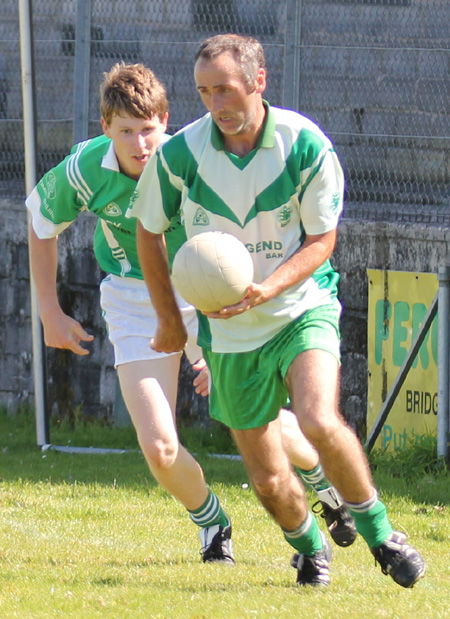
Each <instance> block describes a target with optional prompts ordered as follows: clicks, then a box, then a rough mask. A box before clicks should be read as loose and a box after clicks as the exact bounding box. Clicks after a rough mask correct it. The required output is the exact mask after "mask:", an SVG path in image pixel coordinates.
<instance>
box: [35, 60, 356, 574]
mask: <svg viewBox="0 0 450 619" xmlns="http://www.w3.org/2000/svg"><path fill="white" fill-rule="evenodd" d="M100 109H101V115H102V118H101V124H102V127H103V131H104V134H105V135H103V136H100V137H97V138H94V139H92V140H87V141H85V142H82V143H81V144H78V145H76V146H75V147H74V148H73V150H72V153H71V155H69V156H68V157H67V158H66V159H65V160H64V161H63V162H62V163H61V164H59V165H58V166H57V167H56V168H54V169H53V170H50V171H49V172H48V173H47V174H46V175H45V176H44V177H43V179H42V180H41V181H40V183H39V184H38V185H37V187H36V188H35V189H34V191H33V192H32V194H31V195H30V196H29V198H28V199H27V202H26V203H27V206H28V208H29V210H30V212H31V214H32V226H31V229H30V252H31V263H32V269H33V275H34V279H35V283H36V288H37V293H38V298H39V311H40V317H41V320H42V323H43V327H44V335H45V342H46V344H47V345H48V346H52V347H55V348H67V349H69V350H72V351H73V352H74V353H75V354H78V355H87V354H89V352H88V350H87V349H86V348H84V347H83V346H82V345H81V343H82V342H89V341H91V340H92V336H90V335H89V334H88V333H87V332H86V331H85V330H84V329H83V327H82V326H81V324H80V323H79V322H78V321H76V320H74V319H73V318H71V317H70V316H68V315H67V314H65V313H64V312H63V310H62V309H61V306H60V304H59V301H58V297H57V291H56V270H57V261H58V258H57V235H58V234H60V233H61V232H63V230H65V229H66V228H67V227H68V226H69V225H70V224H71V223H72V222H73V221H74V220H75V219H76V218H77V217H78V215H79V213H80V212H81V211H83V210H89V211H90V212H92V213H95V214H96V215H97V216H98V222H97V228H96V231H95V239H94V250H95V254H96V257H97V259H98V262H99V264H100V266H101V268H102V269H103V270H104V271H105V272H106V273H108V275H107V276H106V278H105V279H104V280H103V282H102V284H101V305H102V309H103V312H104V316H105V319H106V322H107V326H108V333H109V337H110V339H111V342H112V343H113V346H114V353H115V365H116V367H117V372H118V376H119V381H120V386H121V390H122V393H123V396H124V400H125V402H126V405H127V408H128V410H129V412H130V416H131V419H132V421H133V423H134V426H135V428H136V432H137V436H138V440H139V444H140V446H141V448H142V451H143V453H144V455H145V458H146V460H147V463H148V466H149V468H150V471H151V472H152V474H153V475H154V477H155V479H156V480H157V481H158V482H159V483H160V484H161V485H162V486H163V487H164V488H165V489H166V490H167V491H168V492H170V493H171V494H172V495H173V496H174V497H175V498H176V499H178V500H179V501H180V502H181V503H182V504H183V505H184V506H185V508H186V509H187V510H188V512H189V513H190V515H191V518H192V520H193V521H194V522H195V523H196V524H198V525H199V526H200V527H201V528H200V540H201V544H202V556H203V560H204V561H208V562H210V561H223V562H226V563H227V562H228V563H231V562H233V553H232V546H231V539H230V536H231V526H230V520H229V518H228V516H227V515H226V514H225V512H224V511H223V509H222V508H221V506H220V502H219V499H218V497H217V496H215V495H214V494H212V493H211V492H210V490H209V489H208V488H207V486H206V484H205V481H204V477H203V473H202V470H201V468H200V466H199V464H198V463H197V462H196V460H195V459H194V458H193V457H192V455H191V454H189V453H188V452H187V451H186V449H185V448H184V447H183V446H182V445H181V444H180V442H179V439H178V435H177V431H176V420H175V409H176V396H177V383H178V372H179V365H180V356H181V355H180V353H179V352H176V353H174V354H173V353H172V354H165V353H159V352H155V351H154V350H153V349H152V348H150V346H149V345H148V342H149V338H151V337H152V336H153V335H154V332H155V330H156V314H155V312H154V309H153V307H152V305H151V302H150V298H149V295H148V291H147V288H146V286H145V283H144V281H143V277H142V272H141V270H140V267H139V264H138V259H137V250H136V222H135V221H132V220H129V219H126V218H125V217H124V212H125V210H126V208H127V206H128V203H129V200H130V197H131V194H132V192H133V190H134V188H135V186H136V181H137V179H138V178H139V176H140V174H141V172H142V169H143V168H144V165H145V164H146V162H147V160H148V159H149V157H150V155H151V154H152V153H153V152H154V150H155V149H156V147H157V146H158V145H159V144H160V142H161V141H165V140H166V139H168V137H169V136H166V135H165V130H166V128H167V120H168V102H167V98H166V92H165V89H164V86H163V85H162V84H161V82H160V81H159V80H158V79H157V78H156V77H155V75H154V74H153V72H152V71H150V70H149V69H147V68H146V67H144V66H143V65H141V64H136V65H125V64H116V65H115V66H114V67H112V69H111V70H110V71H109V73H106V74H105V76H104V81H103V83H102V85H101V89H100ZM185 238H186V237H185V233H184V229H183V227H182V226H181V225H180V221H179V217H175V218H174V219H173V221H172V222H171V226H170V229H169V230H168V231H167V233H166V240H167V249H168V253H169V257H170V260H171V259H172V257H173V255H174V253H175V251H176V249H177V248H178V247H179V246H180V244H181V243H182V242H183V241H184V240H185ZM177 304H178V307H179V308H180V311H181V313H182V315H183V320H184V324H185V325H186V328H187V330H188V332H189V334H190V337H189V345H188V346H187V348H186V352H187V353H188V355H189V356H190V358H191V360H192V361H196V360H198V359H199V358H200V357H201V350H200V348H198V346H197V345H196V336H197V329H198V327H197V318H196V313H195V310H194V308H193V307H192V306H190V305H188V304H187V303H185V302H184V301H183V299H181V298H180V297H177ZM195 367H197V368H198V369H200V368H201V364H200V365H198V364H197V365H196V366H195ZM194 383H195V384H196V386H197V390H198V391H199V392H202V393H204V392H205V391H206V386H205V385H204V384H203V383H202V375H199V376H198V378H197V379H196V380H195V381H194ZM292 418H293V415H292V414H291V413H288V412H287V411H285V412H284V419H285V421H284V423H283V427H284V432H285V440H286V443H287V445H288V448H289V451H290V453H291V454H292V459H293V461H294V462H295V463H296V464H297V465H298V466H299V467H300V468H301V469H302V474H303V475H304V476H305V479H306V481H308V482H309V483H310V484H311V485H312V486H313V487H314V488H315V490H316V492H317V494H318V498H319V499H320V501H321V506H322V509H323V516H324V517H325V519H326V521H327V525H328V526H329V528H330V532H331V534H332V536H333V538H334V539H335V541H336V542H337V543H338V544H340V545H349V544H350V543H352V541H353V539H354V537H355V531H354V528H353V523H352V521H351V520H349V517H348V513H347V512H346V510H345V509H344V508H343V507H342V505H341V504H340V499H339V497H338V496H337V495H336V493H335V491H334V489H333V488H332V487H330V484H329V482H328V481H327V480H326V479H325V477H324V475H323V471H322V469H321V467H320V465H319V463H318V458H317V455H316V454H315V453H314V451H313V449H312V447H311V446H310V445H309V444H308V443H307V441H306V440H305V439H304V438H303V437H302V435H301V434H300V432H299V430H298V428H296V427H295V425H296V423H295V424H294V423H293V420H292Z"/></svg>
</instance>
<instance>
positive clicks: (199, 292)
mask: <svg viewBox="0 0 450 619" xmlns="http://www.w3.org/2000/svg"><path fill="white" fill-rule="evenodd" d="M172 281H173V284H174V286H175V288H176V289H177V290H178V292H179V293H180V294H181V296H182V297H183V298H184V299H186V301H187V302H188V303H191V304H192V305H193V306H194V307H196V308H197V309H199V310H200V311H202V312H217V311H218V310H220V309H222V308H223V307H226V306H228V305H234V304H235V303H239V301H241V300H242V299H243V297H244V296H245V293H246V292H247V289H248V286H249V284H251V282H252V281H253V262H252V259H251V256H250V254H249V252H248V250H247V248H246V247H245V245H244V244H243V243H241V241H239V239H237V238H236V237H235V236H233V235H232V234H227V233H226V232H218V231H214V232H203V233H201V234H197V235H196V236H193V237H192V238H190V239H188V240H187V241H186V242H185V243H184V244H183V245H182V246H181V247H180V249H179V250H178V252H177V253H176V254H175V258H174V260H173V264H172Z"/></svg>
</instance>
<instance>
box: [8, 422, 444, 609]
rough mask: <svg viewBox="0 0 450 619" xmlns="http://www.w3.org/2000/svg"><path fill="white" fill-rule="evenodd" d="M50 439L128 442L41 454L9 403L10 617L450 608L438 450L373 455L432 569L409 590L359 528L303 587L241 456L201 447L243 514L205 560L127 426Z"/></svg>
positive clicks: (62, 432)
mask: <svg viewBox="0 0 450 619" xmlns="http://www.w3.org/2000/svg"><path fill="white" fill-rule="evenodd" d="M51 438H52V442H53V443H55V444H58V445H66V444H69V442H71V444H73V445H94V446H101V447H119V448H128V449H130V450H131V451H129V452H126V453H122V454H108V455H98V454H95V455H87V454H76V455H74V454H69V453H60V452H55V451H51V450H50V451H46V452H41V451H40V450H39V449H38V448H37V447H36V446H35V436H34V420H33V418H32V417H31V416H30V415H17V416H15V417H8V416H7V415H6V414H5V413H4V412H3V413H1V414H0V617H1V618H2V619H9V618H13V617H14V618H27V619H29V618H33V619H34V618H44V617H71V618H72V617H73V618H77V619H78V618H80V619H83V618H90V617H108V618H120V619H122V618H124V619H125V618H134V619H135V618H136V619H140V618H173V619H176V618H177V619H178V618H180V619H184V618H189V619H210V618H211V619H213V618H216V617H217V618H225V617H226V618H227V619H241V618H242V619H245V618H247V617H252V618H253V617H256V618H259V617H264V618H281V619H284V618H293V617H299V618H314V619H316V618H317V619H322V618H323V619H327V618H341V617H342V618H343V617H345V618H365V617H368V618H369V617H375V618H378V617H380V618H381V617H383V618H398V619H404V618H410V617H413V616H416V617H417V618H420V619H428V618H429V619H435V618H441V617H442V618H444V617H448V616H450V595H449V594H450V568H449V565H450V512H449V507H448V506H449V502H450V483H449V481H450V475H449V473H448V472H447V471H442V470H440V469H439V467H438V466H437V465H436V463H435V462H434V461H433V457H432V454H431V455H430V451H429V450H428V451H427V450H423V451H420V450H416V451H411V452H409V453H407V454H405V456H404V457H402V458H400V459H398V460H397V461H393V460H391V459H389V458H386V457H381V456H377V457H374V458H373V465H374V467H375V470H374V475H375V481H376V484H377V486H378V488H379V490H380V491H381V494H382V498H383V499H384V501H385V502H386V504H387V506H388V510H389V513H390V517H391V520H392V522H393V524H394V526H395V527H396V528H398V529H400V530H402V531H405V532H406V533H407V534H408V535H409V537H410V541H411V543H412V544H413V545H414V546H416V547H417V548H418V549H419V550H420V551H421V553H422V554H423V556H424V557H425V559H426V561H427V564H428V571H427V575H426V577H425V579H424V580H422V581H420V582H419V584H418V585H416V587H415V588H414V589H412V590H405V589H402V588H400V587H399V586H398V585H396V584H395V583H394V582H393V581H392V580H391V579H390V577H387V576H384V575H383V574H382V573H381V570H380V568H379V566H375V565H374V560H373V558H372V556H371V555H370V553H369V551H368V549H367V547H366V545H365V544H364V542H363V541H362V540H361V539H360V538H358V539H357V541H356V542H355V544H354V545H353V546H352V547H351V548H348V549H342V548H338V547H336V546H334V547H333V550H334V556H333V563H332V584H331V586H330V587H329V588H328V589H327V590H325V591H320V592H319V591H316V590H309V589H307V590H303V589H299V588H297V587H296V586H295V584H294V583H295V570H294V569H292V568H291V567H290V566H289V560H290V557H291V554H292V551H291V549H290V547H289V546H288V545H287V544H286V542H285V541H284V540H283V538H282V535H281V533H280V531H279V529H278V527H277V526H276V525H275V524H274V523H273V522H272V521H271V520H270V519H269V517H268V516H267V514H266V512H265V511H264V510H263V508H262V507H261V506H260V505H259V504H258V502H257V500H256V499H255V496H254V495H253V493H252V491H251V490H245V489H244V488H242V483H244V482H247V481H248V480H247V476H246V473H245V471H244V469H243V466H242V463H241V462H240V461H236V460H225V459H216V458H212V457H210V456H209V455H208V454H207V453H206V450H207V447H205V442H204V441H203V443H202V445H203V448H202V453H201V454H199V456H198V458H199V461H200V462H201V464H202V466H203V467H204V470H205V473H206V476H207V478H208V481H209V484H210V486H211V487H212V489H213V491H214V492H216V493H217V494H219V495H220V497H221V499H222V501H223V504H224V506H225V508H226V509H227V511H228V512H229V514H230V515H231V516H232V518H233V527H234V533H233V540H234V549H235V558H236V562H237V563H236V566H235V567H231V568H230V567H227V566H221V565H204V564H202V563H201V562H200V556H199V542H198V537H197V528H196V527H195V526H194V525H193V524H192V523H191V522H190V520H189V518H188V517H187V515H186V513H185V511H184V510H183V508H182V507H180V505H178V504H177V503H176V502H175V501H174V500H173V499H172V498H171V497H169V496H168V495H167V493H165V492H164V491H162V490H161V489H160V488H159V487H157V486H156V484H155V483H154V481H153V480H152V478H151V476H150V474H149V473H148V470H147V467H146V464H145V461H144V459H143V456H142V454H141V453H140V452H139V450H138V449H137V445H136V441H135V438H134V434H133V431H132V430H131V429H112V428H108V427H103V428H102V427H96V426H92V427H87V428H83V427H82V426H80V427H77V428H76V429H75V430H71V429H70V428H67V427H63V428H59V429H58V428H55V429H52V437H51ZM210 438H211V437H210ZM186 440H187V441H188V442H190V441H191V438H190V436H189V435H188V434H186ZM211 441H212V448H213V447H214V437H212V438H211ZM198 444H199V443H198V441H197V443H196V445H198ZM310 498H311V500H313V496H312V495H310ZM321 526H322V523H321Z"/></svg>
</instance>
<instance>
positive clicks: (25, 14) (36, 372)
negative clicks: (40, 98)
mask: <svg viewBox="0 0 450 619" xmlns="http://www.w3.org/2000/svg"><path fill="white" fill-rule="evenodd" d="M32 14H33V10H32V2H31V0H19V21H20V61H21V73H22V99H23V132H24V142H25V191H26V193H27V195H28V194H30V193H31V191H32V190H33V188H34V186H35V185H36V182H37V146H36V144H37V137H36V136H37V131H36V100H35V84H34V49H33V47H34V46H33V24H32ZM29 225H30V217H29V215H28V226H29ZM30 297H31V333H32V345H33V378H34V401H35V407H36V413H35V414H36V441H37V444H38V445H45V444H46V443H48V440H49V438H48V437H49V422H48V411H47V372H46V359H45V348H44V341H43V339H44V338H43V335H42V326H41V321H40V319H39V308H38V301H37V294H36V287H35V285H34V281H33V275H32V272H31V264H30Z"/></svg>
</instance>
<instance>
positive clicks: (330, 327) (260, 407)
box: [203, 300, 341, 430]
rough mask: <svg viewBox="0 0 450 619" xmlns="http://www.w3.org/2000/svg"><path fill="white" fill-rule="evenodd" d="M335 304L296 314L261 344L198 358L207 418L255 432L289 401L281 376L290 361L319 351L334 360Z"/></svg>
mask: <svg viewBox="0 0 450 619" xmlns="http://www.w3.org/2000/svg"><path fill="white" fill-rule="evenodd" d="M340 313H341V306H340V303H339V302H338V301H337V300H336V301H335V303H333V304H331V305H324V306H322V307H318V308H315V309H312V310H309V311H308V312H305V313H304V314H302V315H301V316H300V317H299V318H297V319H296V320H294V321H293V322H291V323H289V324H288V325H287V326H286V327H284V329H282V330H281V331H280V332H279V333H278V334H277V335H276V336H275V337H273V338H272V339H271V340H269V341H268V342H267V343H266V344H264V345H263V346H261V347H260V348H257V349H256V350H251V351H249V352H241V353H214V352H211V351H207V350H204V351H203V355H204V357H205V359H206V362H207V364H208V367H209V370H210V373H211V390H210V395H209V414H210V416H211V417H212V418H213V419H216V420H217V421H220V422H222V423H223V424H225V425H226V426H228V427H230V428H234V429H235V430H245V429H248V428H258V427H261V426H263V425H265V424H266V423H269V422H270V421H273V420H274V419H276V417H277V416H278V413H279V411H280V409H281V408H282V407H283V406H286V404H287V403H288V402H289V393H288V390H287V387H286V383H285V377H286V374H287V371H288V369H289V366H290V364H291V363H292V361H293V360H294V359H295V357H296V356H297V355H298V354H299V353H301V352H304V351H305V350H313V349H320V350H326V351H327V352H329V353H331V354H332V355H334V356H335V357H336V358H337V360H338V361H340V333H339V319H340Z"/></svg>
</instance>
